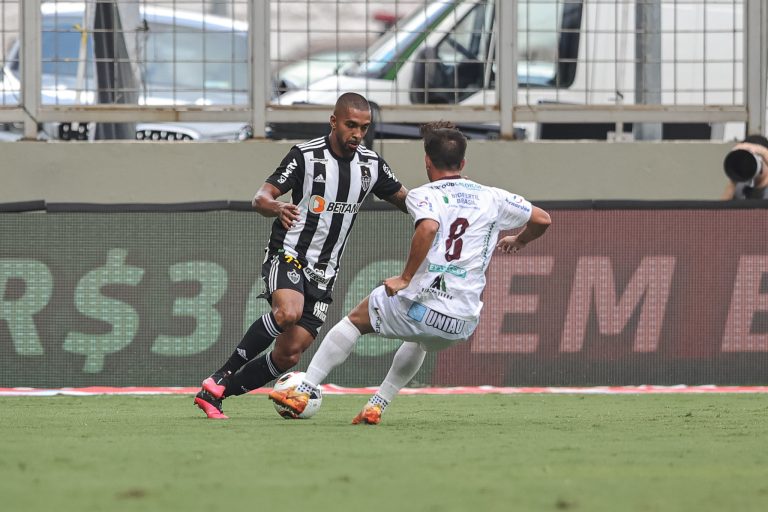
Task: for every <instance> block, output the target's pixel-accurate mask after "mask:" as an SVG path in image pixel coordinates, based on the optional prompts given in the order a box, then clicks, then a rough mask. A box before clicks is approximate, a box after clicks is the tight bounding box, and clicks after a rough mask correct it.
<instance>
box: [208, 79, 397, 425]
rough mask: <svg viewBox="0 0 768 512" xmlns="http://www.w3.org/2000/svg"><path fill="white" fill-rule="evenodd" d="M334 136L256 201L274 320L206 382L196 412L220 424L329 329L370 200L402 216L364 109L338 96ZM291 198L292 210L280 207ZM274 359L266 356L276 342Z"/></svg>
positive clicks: (294, 153)
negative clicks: (345, 264) (230, 401)
mask: <svg viewBox="0 0 768 512" xmlns="http://www.w3.org/2000/svg"><path fill="white" fill-rule="evenodd" d="M330 124H331V131H330V134H329V135H327V136H325V137H319V138H317V139H314V140H310V141H307V142H305V143H303V144H297V145H295V146H293V147H292V148H291V150H290V151H289V152H288V154H287V155H286V156H285V158H283V161H282V162H281V163H280V165H279V166H278V167H277V169H276V170H275V171H274V172H273V173H272V175H270V176H269V177H268V178H267V179H266V183H264V185H262V187H261V188H260V189H259V191H258V192H256V195H255V197H254V198H253V207H254V208H255V209H256V210H257V211H258V212H259V213H260V214H262V215H263V216H265V217H276V219H275V221H274V223H273V224H272V234H271V236H270V239H269V244H268V246H267V248H266V250H265V253H266V254H265V256H264V262H263V264H262V276H263V278H264V284H265V288H266V289H265V292H264V297H265V298H266V299H267V300H268V301H269V303H270V305H271V306H272V310H271V311H270V312H269V313H267V314H265V315H264V316H262V317H261V318H259V319H258V320H256V321H255V322H254V323H253V324H252V325H251V327H250V328H249V329H248V331H247V332H246V333H245V335H244V336H243V338H242V340H241V341H240V343H239V344H238V345H237V347H236V348H235V350H234V351H233V352H232V355H231V356H230V357H229V359H227V361H225V362H224V364H223V365H222V366H221V367H220V368H219V369H218V370H216V371H215V372H214V373H213V374H211V376H209V377H207V378H206V379H205V380H203V383H202V389H201V390H200V392H199V393H197V395H196V396H195V400H194V403H195V405H197V406H198V407H199V408H200V409H202V411H203V412H204V413H205V414H206V416H207V417H208V418H212V419H225V418H227V416H225V415H224V413H223V411H222V406H221V401H222V400H223V399H224V398H226V397H230V396H236V395H242V394H244V393H247V392H248V391H250V390H252V389H256V388H259V387H261V386H263V385H264V384H266V383H267V382H269V381H271V380H273V379H274V378H275V377H278V376H280V375H281V374H282V373H284V372H285V371H287V370H288V369H290V368H292V367H293V366H294V365H295V364H296V363H297V362H298V361H299V358H300V357H301V354H302V352H304V351H305V350H306V349H307V348H308V347H309V346H310V344H311V343H312V342H313V341H314V340H315V337H316V336H317V332H318V329H320V327H321V326H322V325H323V323H324V322H325V318H326V314H327V312H328V305H329V304H330V303H331V293H332V291H333V285H334V283H335V281H336V276H337V273H338V271H339V263H340V261H341V256H342V253H343V251H344V247H345V245H346V242H347V239H348V235H349V231H350V229H352V226H353V224H354V221H355V217H356V216H357V214H358V211H359V209H360V205H361V204H362V203H363V201H364V200H365V198H366V197H367V196H368V194H370V193H373V194H374V195H376V196H377V197H379V198H381V199H384V200H386V201H389V202H390V203H392V204H394V205H395V206H397V207H398V208H400V209H401V210H402V211H403V212H407V209H406V207H405V197H406V195H407V194H408V190H407V189H406V188H405V187H403V186H402V185H401V184H400V182H399V181H398V180H397V178H396V177H395V175H394V174H393V173H392V171H391V169H390V168H389V166H388V165H387V163H386V162H385V161H384V159H383V158H381V157H380V156H379V155H378V154H376V153H375V152H374V151H371V150H370V149H367V148H365V147H364V146H363V145H362V141H363V139H364V137H365V134H366V132H367V131H368V128H369V126H370V125H371V108H370V105H369V104H368V101H367V100H366V99H365V98H364V97H362V96H360V95H359V94H355V93H345V94H342V95H341V96H339V99H338V100H337V101H336V106H335V108H334V110H333V115H331V118H330ZM288 191H290V192H291V197H290V200H289V201H282V200H279V199H278V198H279V197H280V196H282V195H283V194H285V193H287V192H288ZM273 340H274V341H275V347H274V349H273V350H271V351H269V352H266V353H263V354H262V352H264V351H265V349H267V348H268V347H269V345H270V344H271V343H272V341H273Z"/></svg>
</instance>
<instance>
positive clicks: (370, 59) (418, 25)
mask: <svg viewBox="0 0 768 512" xmlns="http://www.w3.org/2000/svg"><path fill="white" fill-rule="evenodd" d="M456 4H457V2H455V1H453V0H451V1H440V2H432V3H430V4H429V5H426V6H425V7H424V8H418V9H416V11H415V12H413V13H412V14H411V15H410V16H409V17H408V18H406V19H405V20H404V21H402V22H398V23H397V24H396V25H395V26H394V27H392V28H391V29H390V31H389V32H387V33H386V34H384V35H383V36H381V37H380V38H379V39H378V40H377V41H376V42H375V43H373V44H372V45H371V47H370V48H368V50H367V52H366V53H365V54H364V55H363V56H361V58H364V59H365V60H363V61H361V62H351V63H349V64H347V65H346V66H342V67H341V68H340V69H339V74H340V75H345V76H357V77H368V78H387V74H388V72H389V71H390V69H393V68H395V69H397V68H399V67H400V66H402V65H403V64H404V63H405V62H406V61H407V60H408V57H410V56H411V54H412V53H413V52H414V51H415V50H416V49H417V47H418V43H419V42H420V41H421V40H422V39H423V38H424V34H425V32H427V30H428V27H430V26H432V25H433V24H435V23H437V22H438V21H439V20H441V19H442V18H443V17H444V16H446V15H447V14H448V13H449V12H450V11H451V10H453V9H455V8H456Z"/></svg>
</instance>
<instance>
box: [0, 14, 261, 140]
mask: <svg viewBox="0 0 768 512" xmlns="http://www.w3.org/2000/svg"><path fill="white" fill-rule="evenodd" d="M140 11H141V16H142V20H143V21H144V22H145V24H146V25H145V26H146V35H145V36H144V44H143V45H142V47H143V55H142V63H143V66H142V70H141V71H142V77H141V80H142V82H141V85H140V91H139V97H138V102H139V104H146V105H216V104H227V105H229V104H247V103H248V87H249V80H250V75H249V69H250V68H249V64H248V60H249V57H248V55H249V53H248V27H247V24H245V23H242V22H236V21H232V20H230V19H228V18H222V17H218V16H212V15H208V14H206V15H201V14H199V13H195V12H186V11H181V10H173V9H168V8H164V7H153V6H145V5H144V4H143V3H142V4H141V5H140ZM84 12H85V4H84V3H83V2H55V3H53V2H51V3H43V4H42V6H41V15H42V46H41V53H42V76H41V81H42V83H41V86H42V88H41V101H42V103H43V104H44V105H77V104H92V103H94V102H95V98H96V95H97V90H96V78H95V76H94V75H95V67H96V66H95V58H94V51H93V36H92V35H89V36H88V38H87V39H83V37H82V33H81V32H80V31H79V30H78V27H80V26H82V25H83V24H84V21H83V18H84ZM84 42H85V44H86V48H81V45H82V44H83V43H84ZM81 55H84V56H85V61H84V64H83V65H82V66H81V64H80V62H81ZM203 58H204V59H205V61H204V60H203ZM81 67H82V69H81ZM2 72H3V81H2V92H3V94H4V95H5V100H4V104H15V103H19V100H20V93H21V83H20V75H21V43H20V41H18V40H17V41H16V42H15V43H14V44H13V46H12V47H11V49H10V51H9V52H8V55H7V57H6V59H5V65H4V66H3V69H2ZM11 128H13V127H11ZM91 128H92V124H91V125H90V126H89V125H88V124H85V123H80V124H78V123H50V124H44V125H42V126H41V130H42V132H41V134H40V137H41V138H46V139H59V140H88V139H89V136H90V134H89V132H90V131H91ZM16 132H17V133H16V137H15V138H18V137H20V136H21V135H20V129H17V130H16ZM250 132H251V129H250V127H249V126H247V125H246V124H245V123H232V122H224V123H219V122H215V123H214V122H188V123H137V124H136V138H137V139H139V140H238V139H242V138H247V137H249V136H250ZM6 138H9V139H10V140H13V139H14V137H10V136H9V137H6Z"/></svg>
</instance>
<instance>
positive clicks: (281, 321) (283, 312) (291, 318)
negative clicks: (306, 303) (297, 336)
mask: <svg viewBox="0 0 768 512" xmlns="http://www.w3.org/2000/svg"><path fill="white" fill-rule="evenodd" d="M272 314H273V315H275V321H276V322H277V325H279V326H280V328H281V329H283V330H286V329H288V328H289V327H293V326H294V325H296V322H298V321H299V320H300V319H301V310H300V309H298V310H293V309H289V308H276V309H275V310H274V311H273V312H272Z"/></svg>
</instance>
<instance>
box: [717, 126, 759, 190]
mask: <svg viewBox="0 0 768 512" xmlns="http://www.w3.org/2000/svg"><path fill="white" fill-rule="evenodd" d="M744 142H749V143H752V144H759V145H761V146H763V147H766V148H768V139H766V138H765V137H763V136H762V135H749V136H747V137H746V138H745V139H744ZM723 169H724V170H725V174H726V176H728V179H730V180H731V181H733V182H734V183H745V182H752V181H754V180H755V179H757V177H758V176H760V173H761V172H763V159H762V158H761V157H760V155H756V154H754V153H752V152H751V151H748V150H746V149H734V150H733V151H731V152H730V153H728V154H727V155H725V160H723Z"/></svg>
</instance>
